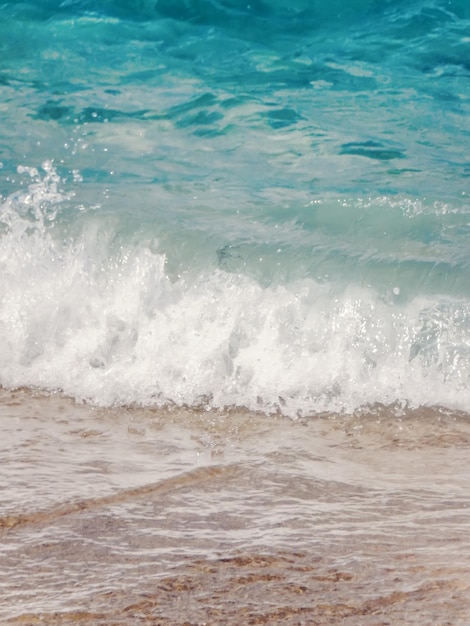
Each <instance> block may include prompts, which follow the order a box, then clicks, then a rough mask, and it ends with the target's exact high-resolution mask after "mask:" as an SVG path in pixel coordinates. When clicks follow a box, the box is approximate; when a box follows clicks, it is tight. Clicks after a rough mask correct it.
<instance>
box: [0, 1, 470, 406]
mask: <svg viewBox="0 0 470 626" xmlns="http://www.w3.org/2000/svg"><path fill="white" fill-rule="evenodd" d="M0 50H1V55H0V195H1V212H0V270H1V271H0V384H1V385H3V386H5V387H18V386H30V387H33V388H40V389H46V390H62V391H64V392H65V393H67V394H69V395H72V396H74V397H76V398H79V399H85V400H88V401H91V402H93V403H96V404H100V405H113V404H124V405H132V404H144V405H158V406H159V405H164V404H168V403H170V404H172V403H175V404H178V405H190V406H194V405H197V406H200V405H202V406H206V407H211V406H214V407H221V406H232V405H236V406H242V407H243V406H244V407H247V408H250V409H257V410H262V411H266V412H272V411H276V412H277V411H280V412H282V413H284V414H286V415H289V416H293V417H295V416H297V415H311V414H315V413H318V412H324V411H327V412H332V411H343V412H354V411H357V410H359V409H361V408H363V407H369V408H370V406H371V405H376V404H385V405H392V406H398V407H401V408H403V407H406V406H410V407H416V406H422V405H432V406H444V407H447V408H452V409H461V410H464V411H467V412H468V411H470V279H469V276H468V274H469V265H470V243H469V241H470V240H469V235H470V200H469V195H468V194H469V191H470V190H469V182H468V181H469V174H470V157H469V139H470V117H469V114H470V5H469V4H468V2H466V1H464V0H461V1H457V0H415V1H410V0H408V1H407V2H405V1H399V0H393V1H392V0H389V1H386V2H385V1H382V2H376V1H374V0H356V1H354V2H348V3H344V2H340V1H339V0H332V1H330V2H329V3H321V2H306V1H300V0H299V1H298V2H293V3H292V2H290V3H287V2H283V1H280V0H279V1H275V2H262V1H260V0H256V1H255V2H251V3H250V4H246V3H240V2H236V1H235V0H232V1H229V0H225V1H221V2H215V1H213V2H210V1H203V0H197V1H196V0H194V1H190V0H187V1H185V2H170V1H169V0H163V1H156V0H152V1H150V0H148V1H146V0H142V1H137V0H136V1H133V2H132V1H124V0H120V1H113V2H111V0H109V1H105V0H103V1H101V2H96V1H94V2H91V1H87V0H83V1H74V0H68V1H67V0H66V1H63V2H60V1H46V0H41V1H36V2H21V3H18V2H6V3H3V4H2V12H1V15H0Z"/></svg>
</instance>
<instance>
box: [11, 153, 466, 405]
mask: <svg viewBox="0 0 470 626" xmlns="http://www.w3.org/2000/svg"><path fill="white" fill-rule="evenodd" d="M27 173H29V174H30V175H31V177H32V182H31V184H30V185H29V187H28V189H27V190H23V191H22V192H21V193H18V194H14V195H12V196H10V197H8V198H7V199H6V200H4V202H3V204H2V206H1V217H0V222H1V224H2V229H1V234H0V272H1V273H0V384H2V385H3V386H7V387H18V386H23V385H26V386H32V387H39V388H42V389H51V390H56V389H60V390H62V391H63V392H65V393H66V394H70V395H72V396H74V397H76V398H79V399H84V400H87V401H91V402H93V403H96V404H98V405H113V404H134V403H137V404H150V405H152V404H153V405H162V404H165V403H176V404H178V405H183V404H184V405H203V406H206V407H223V406H232V405H236V406H245V407H248V408H250V409H255V410H262V411H266V412H273V411H281V412H282V413H284V414H286V415H289V416H292V417H295V416H298V415H309V414H313V413H317V412H323V411H345V412H352V411H354V410H356V409H358V408H359V407H362V406H364V405H368V404H373V403H384V404H390V403H395V402H398V403H404V404H408V405H410V406H418V405H443V406H447V407H449V408H455V409H462V410H465V411H470V385H469V382H468V381H469V374H470V347H469V346H470V306H469V303H468V301H466V300H455V299H454V300H451V299H449V298H444V297H441V298H440V299H439V298H437V299H436V298H430V297H429V296H427V297H424V296H422V297H419V296H417V297H415V298H414V299H410V300H407V301H406V302H405V301H401V300H400V298H399V295H397V294H396V293H393V291H392V290H391V294H390V298H388V299H384V298H382V297H380V296H379V295H378V294H377V293H376V292H374V290H372V289H371V288H367V287H363V286H358V285H355V284H350V285H349V286H348V287H346V288H344V287H342V288H341V289H339V288H336V287H335V285H334V284H331V283H324V284H319V283H317V282H316V281H314V280H312V279H303V280H296V281H293V282H291V283H288V284H280V285H277V286H261V285H260V284H259V283H257V282H256V281H255V280H253V279H252V278H250V277H248V276H246V275H243V274H240V273H239V274H236V273H230V272H226V271H222V270H220V269H209V270H207V271H206V272H202V271H201V272H199V273H198V274H196V275H194V274H187V275H184V274H183V275H182V276H180V277H178V278H174V279H170V278H169V276H168V275H167V273H166V269H165V268H166V263H165V261H166V260H165V255H164V254H163V253H162V252H159V251H158V250H154V249H150V248H149V247H148V246H147V245H146V244H138V243H135V242H134V243H132V242H129V244H128V245H120V246H119V247H118V248H117V249H116V246H115V245H113V244H112V233H110V232H108V231H106V229H103V228H99V227H98V222H97V220H94V219H90V220H89V221H88V226H87V228H83V229H82V230H81V232H80V233H79V235H77V236H76V237H75V238H74V239H71V238H70V237H65V235H64V233H65V231H64V230H61V229H60V228H59V226H57V225H56V223H55V222H54V217H55V213H56V211H57V210H58V207H59V205H60V203H61V202H62V201H63V200H64V196H63V194H62V193H61V192H60V191H59V190H58V179H57V175H56V173H55V171H54V170H53V168H52V167H49V166H48V165H47V164H46V175H45V177H44V178H43V179H41V178H40V177H39V175H38V173H37V172H36V171H32V170H31V171H28V172H27Z"/></svg>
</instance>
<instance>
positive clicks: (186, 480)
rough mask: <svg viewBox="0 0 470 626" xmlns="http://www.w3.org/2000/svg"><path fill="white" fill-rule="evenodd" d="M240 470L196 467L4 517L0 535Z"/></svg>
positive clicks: (226, 467)
mask: <svg viewBox="0 0 470 626" xmlns="http://www.w3.org/2000/svg"><path fill="white" fill-rule="evenodd" d="M239 469H240V466H239V465H236V464H233V465H213V466H208V467H198V468H196V469H194V470H191V471H189V472H185V473H183V474H178V475H176V476H172V477H171V478H167V479H166V480H163V481H161V482H158V483H151V484H149V485H142V486H141V487H132V488H130V489H124V490H122V491H118V492H117V493H114V494H110V495H107V496H102V497H101V498H88V499H86V500H79V501H77V502H70V503H67V504H62V505H59V506H56V507H54V508H52V509H50V510H47V511H37V512H34V513H22V514H19V515H7V516H4V517H0V533H2V532H7V531H10V530H13V529H15V528H17V527H18V526H27V525H32V524H41V523H48V522H54V521H55V520H57V519H60V518H62V517H65V516H67V515H72V514H73V513H79V512H81V511H89V510H91V509H96V508H99V507H103V506H109V505H113V504H119V503H120V502H126V500H130V499H132V498H141V497H142V496H146V495H161V494H166V493H169V492H171V491H177V490H179V489H183V488H185V487H192V486H193V485H199V484H201V483H206V482H208V481H210V480H212V479H215V478H219V477H221V476H224V477H227V476H228V477H230V476H232V475H235V474H236V473H237V471H238V470H239Z"/></svg>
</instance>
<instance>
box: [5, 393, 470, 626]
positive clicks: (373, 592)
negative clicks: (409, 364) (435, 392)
mask: <svg viewBox="0 0 470 626" xmlns="http://www.w3.org/2000/svg"><path fill="white" fill-rule="evenodd" d="M0 428H1V432H2V438H1V440H0V622H1V623H5V624H22V625H25V624H51V625H56V624H93V625H95V624H96V625H108V624H175V625H183V624H186V625H189V624H191V625H193V624H194V625H202V624H234V625H235V624H237V625H240V624H341V625H342V624H344V625H353V624H354V625H356V624H366V625H374V626H375V625H379V624H393V625H396V624H420V625H422V624H433V625H435V624H441V625H444V624H449V625H452V626H454V625H458V624H462V625H464V624H465V625H468V624H469V623H470V538H469V528H470V506H469V505H470V497H469V496H470V466H469V463H468V459H469V449H470V418H469V416H467V415H456V414H451V413H446V412H443V411H438V410H421V411H415V412H407V413H404V414H402V415H400V416H397V415H396V414H395V413H394V412H392V411H390V410H387V409H383V408H382V409H381V408H376V409H374V410H373V411H371V412H370V413H369V414H364V415H361V416H355V417H340V416H332V415H329V416H322V417H316V418H312V419H308V420H302V421H297V422H293V421H291V420H288V419H285V418H280V417H266V416H262V415H256V414H250V413H244V412H235V411H233V412H226V413H221V412H220V413H216V412H205V411H189V410H188V411H183V410H173V411H169V410H165V411H163V410H158V411H157V410H144V409H137V408H136V409H119V410H117V409H115V410H112V409H107V410H103V409H93V408H91V407H89V406H86V405H78V404H75V403H74V402H73V401H71V400H69V399H67V398H63V397H60V396H58V395H54V396H40V395H34V394H32V393H30V392H28V391H18V392H15V393H10V392H7V391H3V392H1V395H0Z"/></svg>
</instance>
